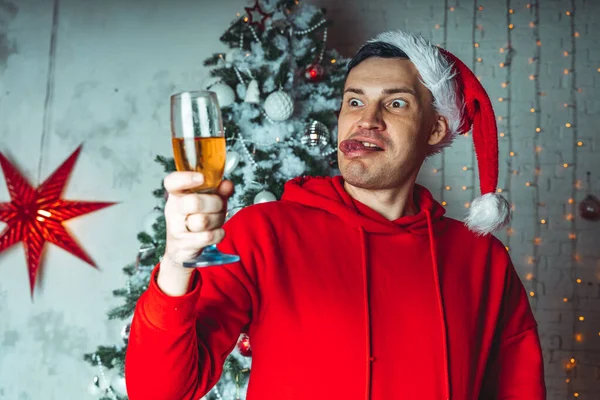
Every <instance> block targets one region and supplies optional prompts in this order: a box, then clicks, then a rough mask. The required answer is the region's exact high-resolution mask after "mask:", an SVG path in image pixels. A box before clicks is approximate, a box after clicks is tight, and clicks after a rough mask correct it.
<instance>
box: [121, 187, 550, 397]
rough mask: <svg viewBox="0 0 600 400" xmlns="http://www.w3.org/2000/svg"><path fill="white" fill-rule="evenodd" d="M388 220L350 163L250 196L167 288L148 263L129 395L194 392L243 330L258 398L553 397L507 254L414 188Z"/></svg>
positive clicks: (130, 352)
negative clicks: (348, 184) (176, 285)
mask: <svg viewBox="0 0 600 400" xmlns="http://www.w3.org/2000/svg"><path fill="white" fill-rule="evenodd" d="M415 202H416V204H417V206H418V207H419V213H418V214H417V215H414V216H406V217H402V218H399V219H397V220H395V221H389V220H387V219H386V218H384V217H382V216H381V215H379V214H378V213H376V212H374V211H373V210H371V209H369V208H368V207H367V206H365V205H364V204H361V203H360V202H358V201H356V200H354V199H352V198H351V197H350V196H349V195H348V194H347V193H346V192H345V190H344V187H343V180H342V178H341V177H335V178H298V179H295V180H292V181H290V182H288V183H287V184H286V187H285V193H284V195H283V198H282V200H281V201H278V202H272V203H266V204H259V205H256V206H252V207H247V208H245V209H243V210H241V211H240V212H238V213H237V214H236V215H235V216H234V217H233V218H232V219H231V220H230V221H229V222H228V223H227V224H226V225H225V230H226V232H227V235H226V237H225V240H224V241H223V242H222V243H221V244H220V245H219V248H220V249H221V250H222V251H226V252H234V253H236V254H239V255H240V257H241V262H240V263H236V264H230V265H227V266H217V267H208V268H203V269H198V270H196V271H195V272H194V275H193V280H192V283H191V286H190V291H189V293H187V294H186V295H184V296H181V297H168V296H166V295H165V294H163V293H162V292H161V291H160V289H159V288H158V286H157V284H156V280H155V277H156V272H157V269H158V268H159V267H157V269H155V271H154V273H153V275H152V278H151V280H150V285H149V288H148V290H147V291H146V292H145V293H144V294H143V295H142V296H141V297H140V299H139V302H138V304H137V307H136V311H135V316H134V319H133V323H132V327H131V334H130V339H129V346H128V349H127V357H126V376H127V390H128V393H129V398H130V399H131V400H163V399H164V400H180V399H182V400H183V399H186V400H197V399H199V398H200V397H202V396H203V395H204V394H206V393H207V392H208V391H209V390H210V388H211V387H212V386H214V385H215V383H216V382H217V381H218V380H219V377H220V375H221V372H222V367H223V361H224V360H225V358H226V357H227V355H228V354H229V353H230V352H231V350H232V349H233V347H234V346H235V343H236V341H237V339H238V336H239V334H240V332H242V331H245V332H248V333H249V335H250V340H251V344H252V354H253V357H252V372H251V375H250V382H249V387H248V394H247V398H248V399H249V400H268V399H277V400H306V399H350V400H352V399H356V400H359V399H364V400H395V399H410V400H413V399H423V400H446V399H452V400H478V399H481V400H483V399H485V400H488V399H511V400H520V399H522V400H539V399H545V387H544V381H543V363H542V353H541V349H540V343H539V338H538V334H537V328H536V322H535V320H534V317H533V315H532V313H531V309H530V306H529V302H528V298H527V295H526V293H525V290H524V288H523V285H522V284H521V281H520V280H519V278H518V276H517V274H516V272H515V270H514V268H513V266H512V264H511V261H510V259H509V256H508V254H507V252H506V250H505V248H504V246H503V245H502V243H500V241H499V240H497V239H496V238H494V237H493V236H484V237H477V236H475V235H474V234H473V233H471V232H470V231H469V230H467V228H465V226H464V225H463V224H462V223H461V222H458V221H455V220H452V219H450V218H445V217H444V213H445V210H444V209H443V208H442V207H441V206H440V205H439V204H438V203H437V202H436V201H435V200H434V199H433V198H432V196H431V193H429V191H427V190H426V189H425V188H423V187H421V186H418V185H417V186H415Z"/></svg>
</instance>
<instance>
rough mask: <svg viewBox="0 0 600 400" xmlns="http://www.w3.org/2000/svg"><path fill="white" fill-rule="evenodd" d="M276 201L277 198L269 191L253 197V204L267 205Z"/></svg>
mask: <svg viewBox="0 0 600 400" xmlns="http://www.w3.org/2000/svg"><path fill="white" fill-rule="evenodd" d="M275 200H277V197H275V195H274V194H273V193H271V192H269V191H266V190H263V191H261V192H258V194H257V195H256V196H254V204H260V203H268V202H270V201H275Z"/></svg>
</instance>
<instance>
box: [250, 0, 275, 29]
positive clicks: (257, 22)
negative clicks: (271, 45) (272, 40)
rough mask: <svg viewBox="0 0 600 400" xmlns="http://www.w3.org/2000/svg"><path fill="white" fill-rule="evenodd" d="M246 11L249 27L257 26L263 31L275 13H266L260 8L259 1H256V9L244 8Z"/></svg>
mask: <svg viewBox="0 0 600 400" xmlns="http://www.w3.org/2000/svg"><path fill="white" fill-rule="evenodd" d="M244 9H245V10H246V17H245V18H244V21H246V22H247V23H248V24H249V25H254V26H257V27H258V28H259V29H260V30H261V31H264V30H265V22H266V21H267V20H268V19H269V18H271V16H272V15H273V13H271V14H269V13H266V12H264V11H263V10H262V8H260V4H259V0H254V7H244Z"/></svg>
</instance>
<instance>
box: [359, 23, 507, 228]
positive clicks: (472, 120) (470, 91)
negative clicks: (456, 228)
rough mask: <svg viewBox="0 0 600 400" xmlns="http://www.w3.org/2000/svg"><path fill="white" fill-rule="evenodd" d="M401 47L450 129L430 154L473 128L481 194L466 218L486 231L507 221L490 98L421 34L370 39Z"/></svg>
mask: <svg viewBox="0 0 600 400" xmlns="http://www.w3.org/2000/svg"><path fill="white" fill-rule="evenodd" d="M370 42H371V43H373V42H384V43H388V44H391V45H393V46H395V47H397V48H398V49H400V50H402V51H403V52H404V53H405V54H406V55H407V56H408V58H409V59H410V61H411V62H412V63H413V64H414V65H415V67H416V68H417V70H418V71H419V75H420V76H421V81H422V82H423V85H425V87H426V88H427V89H429V91H430V92H431V94H432V95H433V99H434V101H433V105H434V107H435V108H436V110H437V111H438V113H439V114H440V115H442V116H444V117H445V118H446V120H447V121H448V129H449V134H448V135H447V136H446V138H444V140H443V141H442V142H441V143H440V144H438V145H437V146H435V147H434V149H433V151H432V154H434V153H437V152H439V151H441V150H442V149H443V148H444V147H447V146H449V145H450V144H451V143H452V141H453V140H454V138H455V137H456V136H457V135H458V134H464V133H467V132H468V131H469V130H470V129H472V135H473V142H474V145H475V154H476V155H477V165H478V169H479V186H480V189H481V196H480V197H478V198H476V199H475V200H473V202H472V203H471V207H470V209H469V214H468V215H467V217H466V219H465V224H466V225H467V227H468V228H469V229H470V230H472V231H473V232H475V233H477V234H480V235H485V234H489V233H492V232H494V231H496V230H498V229H500V228H502V227H504V226H506V225H507V224H508V223H509V222H510V219H511V217H512V210H511V207H510V204H509V203H508V201H506V199H505V198H504V197H503V196H502V195H500V194H499V193H497V190H496V188H497V185H498V132H497V128H496V117H495V115H494V110H493V109H492V103H491V101H490V98H489V97H488V95H487V93H486V91H485V89H484V88H483V86H481V83H480V82H479V80H478V79H477V77H476V76H475V74H473V71H471V70H470V69H469V68H468V67H467V66H466V65H465V64H464V63H463V62H462V61H460V60H459V59H458V58H456V56H454V55H453V54H452V53H450V52H448V51H447V50H444V49H441V48H439V47H438V46H434V45H432V44H431V43H430V42H428V41H427V40H425V39H424V38H423V37H422V36H419V35H414V34H411V33H407V32H404V31H400V30H397V31H390V32H385V33H382V34H380V35H379V36H377V37H376V38H374V39H372V40H370Z"/></svg>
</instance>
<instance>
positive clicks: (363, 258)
mask: <svg viewBox="0 0 600 400" xmlns="http://www.w3.org/2000/svg"><path fill="white" fill-rule="evenodd" d="M359 231H360V241H361V246H360V248H361V250H362V254H361V267H362V273H363V285H364V286H363V295H364V298H365V302H364V304H365V310H364V311H365V315H364V316H365V338H366V354H367V357H368V360H367V374H366V379H367V381H366V385H365V400H369V399H370V398H371V362H372V356H371V313H370V311H369V308H370V305H369V275H368V273H367V238H366V236H365V230H364V229H363V228H360V229H359Z"/></svg>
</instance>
